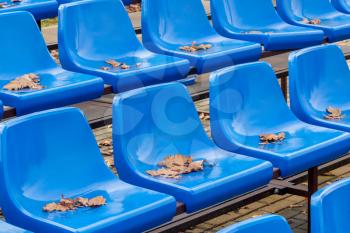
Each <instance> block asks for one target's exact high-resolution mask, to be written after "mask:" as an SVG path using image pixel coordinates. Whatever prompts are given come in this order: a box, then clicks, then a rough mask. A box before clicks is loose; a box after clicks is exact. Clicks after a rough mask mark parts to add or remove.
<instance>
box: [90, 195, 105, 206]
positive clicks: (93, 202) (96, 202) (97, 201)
mask: <svg viewBox="0 0 350 233" xmlns="http://www.w3.org/2000/svg"><path fill="white" fill-rule="evenodd" d="M105 204H106V199H105V198H104V197H102V196H97V197H94V198H91V199H89V200H88V206H90V207H99V206H102V205H105Z"/></svg>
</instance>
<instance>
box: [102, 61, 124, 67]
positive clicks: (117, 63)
mask: <svg viewBox="0 0 350 233" xmlns="http://www.w3.org/2000/svg"><path fill="white" fill-rule="evenodd" d="M106 63H107V64H109V65H111V66H112V67H113V68H118V67H119V66H120V65H121V64H122V63H120V62H117V61H116V60H113V59H110V60H107V61H106Z"/></svg>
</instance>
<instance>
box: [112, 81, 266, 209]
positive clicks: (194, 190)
mask: <svg viewBox="0 0 350 233" xmlns="http://www.w3.org/2000/svg"><path fill="white" fill-rule="evenodd" d="M113 141H114V146H115V151H116V152H117V153H116V154H115V161H116V165H117V169H118V174H119V176H120V178H121V179H122V180H125V181H126V182H129V183H132V184H135V185H138V186H142V187H147V188H150V189H153V190H157V191H160V192H164V193H167V194H170V195H172V196H174V197H175V198H176V200H178V201H181V202H184V203H185V205H186V211H187V212H193V211H196V210H199V209H202V208H205V207H209V206H210V205H212V204H215V203H219V202H221V201H224V200H226V199H229V198H232V197H234V196H237V195H240V194H244V193H246V192H249V191H253V190H254V189H256V188H258V187H261V186H263V185H265V184H267V183H268V182H269V180H270V179H271V177H272V166H271V164H270V163H269V162H266V161H262V160H259V159H254V158H250V157H247V156H244V155H239V154H234V153H230V152H227V151H224V150H221V149H219V148H218V147H216V146H215V145H214V144H213V143H212V141H210V139H209V138H208V136H207V135H206V133H205V132H204V129H203V127H202V125H201V122H200V120H199V117H198V114H197V111H196V109H195V106H194V104H193V102H192V99H191V97H190V95H189V94H188V92H187V90H186V88H185V87H184V86H183V85H182V84H180V83H170V84H164V85H158V86H153V87H147V88H143V89H139V90H134V91H130V92H127V93H123V94H120V95H118V96H116V97H115V99H114V103H113ZM174 154H182V155H187V156H192V158H193V159H194V160H203V159H205V160H206V161H207V162H208V165H206V166H205V167H204V170H203V171H199V172H194V173H190V174H185V175H183V176H182V177H181V178H180V179H167V178H158V177H151V176H149V175H148V174H146V171H147V170H153V169H157V167H158V166H157V163H158V162H160V161H161V160H163V159H164V158H165V157H166V156H169V155H174Z"/></svg>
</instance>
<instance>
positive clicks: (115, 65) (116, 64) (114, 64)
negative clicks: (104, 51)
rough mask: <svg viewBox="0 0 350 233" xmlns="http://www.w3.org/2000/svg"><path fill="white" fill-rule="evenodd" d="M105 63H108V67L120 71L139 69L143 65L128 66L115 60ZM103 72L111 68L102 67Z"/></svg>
mask: <svg viewBox="0 0 350 233" xmlns="http://www.w3.org/2000/svg"><path fill="white" fill-rule="evenodd" d="M105 63H107V64H108V65H110V66H112V68H115V69H117V68H119V69H122V70H128V69H130V68H132V67H136V68H138V67H141V65H142V64H141V63H136V64H135V65H128V64H126V63H122V62H118V61H116V60H113V59H109V60H106V61H105ZM101 70H105V71H106V70H110V67H108V66H102V67H101Z"/></svg>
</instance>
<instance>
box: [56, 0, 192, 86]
mask: <svg viewBox="0 0 350 233" xmlns="http://www.w3.org/2000/svg"><path fill="white" fill-rule="evenodd" d="M58 27H59V29H58V30H59V32H58V33H59V35H58V41H59V49H60V60H61V63H62V65H63V67H64V68H66V69H68V70H72V71H77V72H82V73H87V74H93V75H97V76H100V77H102V78H103V79H104V81H105V83H107V84H110V85H112V86H113V91H114V92H123V91H126V90H130V89H135V88H139V87H143V86H146V85H151V84H156V83H163V82H169V81H174V80H179V79H183V78H185V76H186V75H187V74H188V71H189V62H188V61H187V60H185V59H180V58H175V57H170V56H164V55H159V54H155V53H152V52H149V51H148V50H146V49H145V48H144V47H143V46H142V44H141V43H140V42H139V40H138V39H137V37H136V34H135V31H134V28H133V26H132V24H131V21H130V19H129V17H128V14H127V13H126V11H125V8H124V6H123V4H122V2H121V1H120V0H95V1H79V2H74V3H70V4H65V5H61V6H60V9H59V26H58ZM109 59H114V60H116V61H118V62H120V63H126V64H127V65H130V66H131V67H130V69H125V70H123V69H120V68H115V69H114V68H110V70H102V69H101V67H104V66H108V65H107V64H106V62H105V61H106V60H109Z"/></svg>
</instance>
